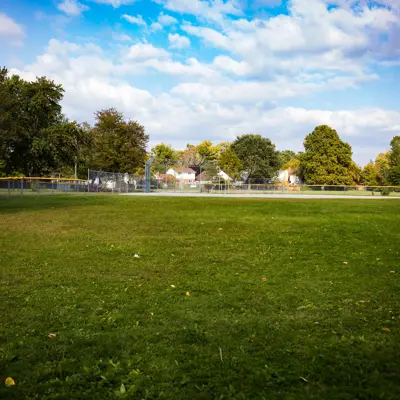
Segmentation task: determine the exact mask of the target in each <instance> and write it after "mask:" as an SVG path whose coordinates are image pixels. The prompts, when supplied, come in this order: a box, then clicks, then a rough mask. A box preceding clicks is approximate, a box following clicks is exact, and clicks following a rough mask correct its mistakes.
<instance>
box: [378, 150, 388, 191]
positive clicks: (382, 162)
mask: <svg viewBox="0 0 400 400" xmlns="http://www.w3.org/2000/svg"><path fill="white" fill-rule="evenodd" d="M375 165H376V170H377V173H378V183H379V185H380V186H387V185H388V184H389V172H390V152H387V153H380V154H379V155H378V156H377V157H376V160H375Z"/></svg>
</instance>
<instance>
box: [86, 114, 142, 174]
mask: <svg viewBox="0 0 400 400" xmlns="http://www.w3.org/2000/svg"><path fill="white" fill-rule="evenodd" d="M92 133H93V140H94V159H93V167H94V168H97V169H100V170H103V171H109V172H128V173H135V172H136V170H137V169H138V168H140V167H143V164H144V162H145V159H146V145H147V142H148V140H149V138H148V136H147V135H146V132H145V129H144V127H143V126H142V125H140V124H139V123H138V122H136V121H130V120H128V121H126V120H125V119H124V116H123V114H122V113H120V112H118V111H117V110H116V109H114V108H110V109H107V110H101V111H98V112H97V113H96V121H95V125H94V128H93V130H92Z"/></svg>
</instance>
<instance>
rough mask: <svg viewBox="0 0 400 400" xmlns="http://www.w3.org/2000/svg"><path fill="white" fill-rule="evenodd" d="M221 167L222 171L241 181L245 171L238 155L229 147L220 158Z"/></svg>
mask: <svg viewBox="0 0 400 400" xmlns="http://www.w3.org/2000/svg"><path fill="white" fill-rule="evenodd" d="M219 165H220V167H221V169H222V170H223V171H224V172H225V173H226V174H228V175H229V176H230V177H231V178H233V179H239V178H240V173H241V172H242V170H243V165H242V162H241V161H240V159H239V157H238V156H237V154H236V153H235V152H234V151H233V150H232V149H231V148H230V147H228V148H227V149H226V150H224V151H223V152H222V153H221V155H220V157H219Z"/></svg>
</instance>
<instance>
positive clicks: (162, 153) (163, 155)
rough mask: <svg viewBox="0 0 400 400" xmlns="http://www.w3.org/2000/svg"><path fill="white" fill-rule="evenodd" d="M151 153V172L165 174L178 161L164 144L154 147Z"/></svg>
mask: <svg viewBox="0 0 400 400" xmlns="http://www.w3.org/2000/svg"><path fill="white" fill-rule="evenodd" d="M151 153H152V155H153V157H154V164H153V170H154V171H157V172H162V173H164V172H166V171H167V170H168V168H169V167H171V166H172V165H174V164H175V163H176V161H177V159H178V154H177V153H176V151H175V150H174V149H173V148H172V147H171V146H170V145H167V144H164V143H161V144H158V145H156V146H154V147H153V149H152V150H151Z"/></svg>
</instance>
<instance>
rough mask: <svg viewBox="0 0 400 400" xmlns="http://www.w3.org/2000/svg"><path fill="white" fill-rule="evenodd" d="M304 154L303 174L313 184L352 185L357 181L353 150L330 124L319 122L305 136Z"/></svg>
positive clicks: (301, 158) (301, 163) (302, 159)
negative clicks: (318, 124)
mask: <svg viewBox="0 0 400 400" xmlns="http://www.w3.org/2000/svg"><path fill="white" fill-rule="evenodd" d="M304 148H305V152H304V153H303V154H301V156H300V165H301V174H302V176H303V177H304V179H305V181H306V183H307V184H310V185H352V184H354V183H355V176H354V175H355V174H354V171H352V170H351V169H352V168H353V169H354V166H353V165H352V159H351V155H352V151H351V147H350V145H349V144H348V143H345V142H343V141H342V140H340V138H339V135H338V134H337V132H336V131H335V130H334V129H332V128H330V127H329V126H327V125H321V126H317V127H316V128H315V129H314V131H313V132H312V133H310V134H309V135H308V136H307V137H306V138H305V140H304Z"/></svg>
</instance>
